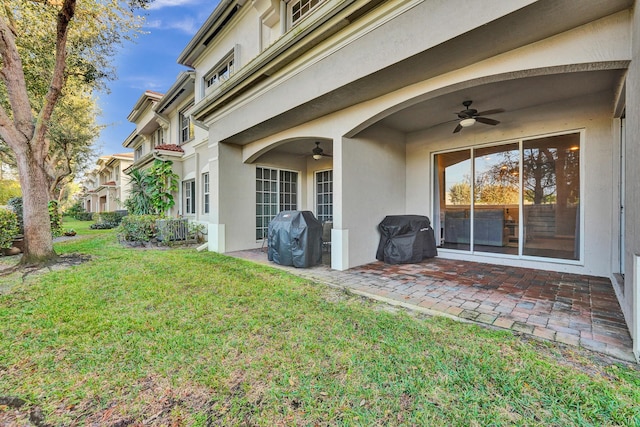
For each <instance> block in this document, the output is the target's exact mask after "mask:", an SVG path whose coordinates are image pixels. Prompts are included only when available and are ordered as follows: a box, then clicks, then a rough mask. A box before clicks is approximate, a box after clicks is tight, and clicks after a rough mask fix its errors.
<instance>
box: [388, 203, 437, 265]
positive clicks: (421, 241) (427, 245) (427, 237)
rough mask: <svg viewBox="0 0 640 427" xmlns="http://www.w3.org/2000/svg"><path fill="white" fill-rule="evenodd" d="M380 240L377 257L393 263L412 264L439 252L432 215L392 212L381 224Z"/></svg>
mask: <svg viewBox="0 0 640 427" xmlns="http://www.w3.org/2000/svg"><path fill="white" fill-rule="evenodd" d="M378 229H379V230H380V244H379V245H378V251H377V253H376V259H378V260H380V261H384V262H386V263H389V264H409V263H416V262H420V261H422V260H423V259H425V258H433V257H435V256H436V255H438V251H437V249H436V239H435V237H434V234H433V228H432V227H431V221H429V218H427V217H426V216H422V215H389V216H387V217H385V218H384V220H382V222H381V223H380V224H379V225H378Z"/></svg>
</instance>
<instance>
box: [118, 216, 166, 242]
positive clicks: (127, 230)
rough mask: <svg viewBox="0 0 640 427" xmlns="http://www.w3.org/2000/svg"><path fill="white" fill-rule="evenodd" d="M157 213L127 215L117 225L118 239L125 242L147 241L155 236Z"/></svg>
mask: <svg viewBox="0 0 640 427" xmlns="http://www.w3.org/2000/svg"><path fill="white" fill-rule="evenodd" d="M157 219H160V217H159V216H157V215H128V216H126V217H124V218H122V221H121V222H120V226H119V227H118V239H120V241H126V242H149V241H151V240H152V239H155V237H156V220H157Z"/></svg>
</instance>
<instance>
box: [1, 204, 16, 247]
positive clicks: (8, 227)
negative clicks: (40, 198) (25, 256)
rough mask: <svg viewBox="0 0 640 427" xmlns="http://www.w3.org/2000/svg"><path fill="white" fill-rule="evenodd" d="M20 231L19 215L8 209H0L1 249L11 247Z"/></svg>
mask: <svg viewBox="0 0 640 427" xmlns="http://www.w3.org/2000/svg"><path fill="white" fill-rule="evenodd" d="M18 232H19V228H18V216H17V215H16V214H15V213H14V212H12V211H10V210H8V209H0V249H6V248H10V247H11V246H12V244H13V238H14V237H15V236H16V234H18Z"/></svg>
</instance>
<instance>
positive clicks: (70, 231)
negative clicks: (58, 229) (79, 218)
mask: <svg viewBox="0 0 640 427" xmlns="http://www.w3.org/2000/svg"><path fill="white" fill-rule="evenodd" d="M64 235H65V236H75V235H76V230H74V229H73V228H66V229H65V230H64Z"/></svg>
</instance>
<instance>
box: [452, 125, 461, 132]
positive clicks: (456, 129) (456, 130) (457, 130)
mask: <svg viewBox="0 0 640 427" xmlns="http://www.w3.org/2000/svg"><path fill="white" fill-rule="evenodd" d="M461 130H462V125H461V124H460V123H458V126H456V128H455V129H454V130H453V133H458V132H460V131H461Z"/></svg>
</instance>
